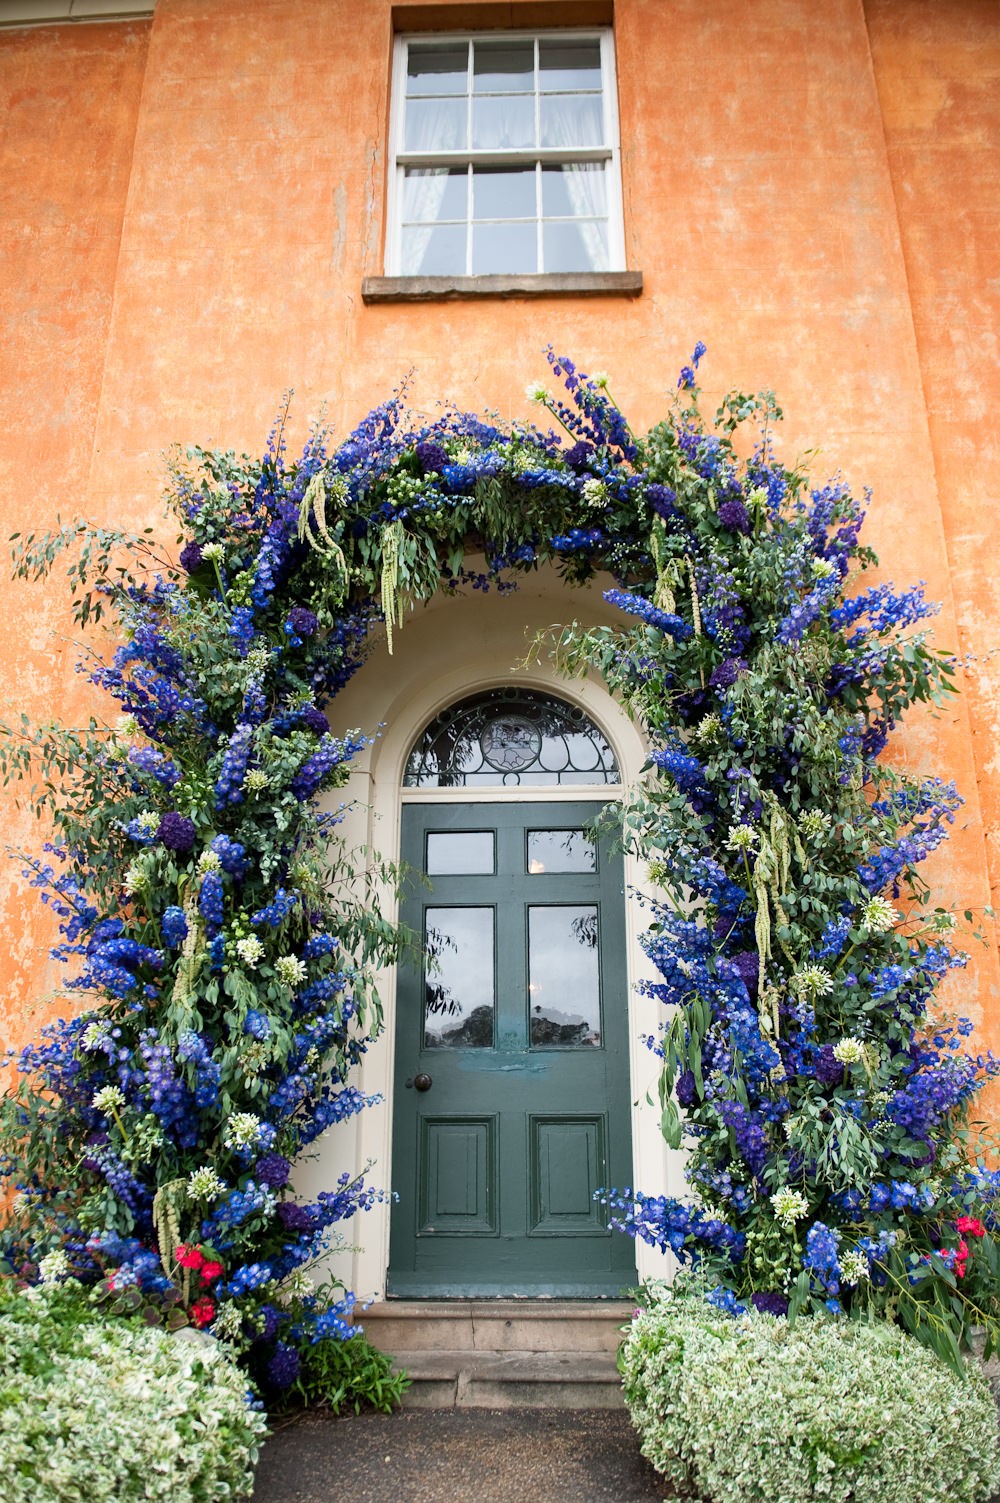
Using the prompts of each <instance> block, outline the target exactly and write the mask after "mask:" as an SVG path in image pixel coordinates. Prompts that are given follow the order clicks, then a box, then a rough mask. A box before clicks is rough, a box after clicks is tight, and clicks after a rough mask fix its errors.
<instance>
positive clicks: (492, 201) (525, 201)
mask: <svg viewBox="0 0 1000 1503" xmlns="http://www.w3.org/2000/svg"><path fill="white" fill-rule="evenodd" d="M472 217H473V218H474V219H534V217H535V169H534V168H533V167H518V168H513V169H511V170H510V171H507V170H506V169H502V168H501V169H496V168H485V169H480V170H479V171H477V172H474V173H473V176H472Z"/></svg>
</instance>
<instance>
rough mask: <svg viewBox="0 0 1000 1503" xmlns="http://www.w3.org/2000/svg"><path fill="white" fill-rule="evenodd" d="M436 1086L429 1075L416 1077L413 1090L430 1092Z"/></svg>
mask: <svg viewBox="0 0 1000 1503" xmlns="http://www.w3.org/2000/svg"><path fill="white" fill-rule="evenodd" d="M433 1084H434V1082H433V1080H432V1079H431V1077H430V1076H429V1075H414V1077H413V1088H414V1090H416V1091H429V1090H430V1088H431V1086H432V1085H433Z"/></svg>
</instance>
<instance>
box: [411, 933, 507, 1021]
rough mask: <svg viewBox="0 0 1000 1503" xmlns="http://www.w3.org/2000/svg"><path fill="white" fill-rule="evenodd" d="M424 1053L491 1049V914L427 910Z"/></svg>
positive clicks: (492, 1002) (492, 975)
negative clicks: (425, 1051) (426, 1050)
mask: <svg viewBox="0 0 1000 1503" xmlns="http://www.w3.org/2000/svg"><path fill="white" fill-rule="evenodd" d="M424 950H425V953H426V955H427V960H426V962H425V971H424V1048H425V1049H491V1048H492V1047H493V1009H494V981H493V978H494V963H493V950H494V946H493V909H492V908H428V909H427V910H426V914H425V918H424Z"/></svg>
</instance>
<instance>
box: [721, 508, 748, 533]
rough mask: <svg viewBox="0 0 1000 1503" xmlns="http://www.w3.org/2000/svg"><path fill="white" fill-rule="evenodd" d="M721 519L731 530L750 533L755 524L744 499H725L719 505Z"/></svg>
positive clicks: (724, 525)
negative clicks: (751, 519)
mask: <svg viewBox="0 0 1000 1503" xmlns="http://www.w3.org/2000/svg"><path fill="white" fill-rule="evenodd" d="M719 521H720V522H721V523H722V525H723V527H726V528H728V529H729V531H730V532H742V533H743V534H744V535H745V534H746V533H748V532H749V531H750V529H751V527H752V526H753V523H752V522H751V521H750V513H749V512H748V511H747V509H746V507H745V506H744V504H743V502H742V501H738V500H737V501H723V503H722V505H721V506H720V507H719Z"/></svg>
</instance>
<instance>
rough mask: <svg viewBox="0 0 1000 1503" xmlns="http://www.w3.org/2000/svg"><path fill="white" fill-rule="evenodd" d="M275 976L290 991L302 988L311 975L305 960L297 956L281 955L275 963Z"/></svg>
mask: <svg viewBox="0 0 1000 1503" xmlns="http://www.w3.org/2000/svg"><path fill="white" fill-rule="evenodd" d="M274 970H275V975H276V976H277V978H278V980H279V981H281V982H282V983H283V984H284V985H285V986H287V987H288V988H289V989H290V990H292V989H294V988H295V987H296V986H301V985H302V983H303V981H304V980H305V979H306V976H307V975H308V974H309V972H308V968H307V966H306V963H305V961H304V960H300V959H299V957H298V956H297V955H279V956H278V959H277V960H276V961H275V962H274Z"/></svg>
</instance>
